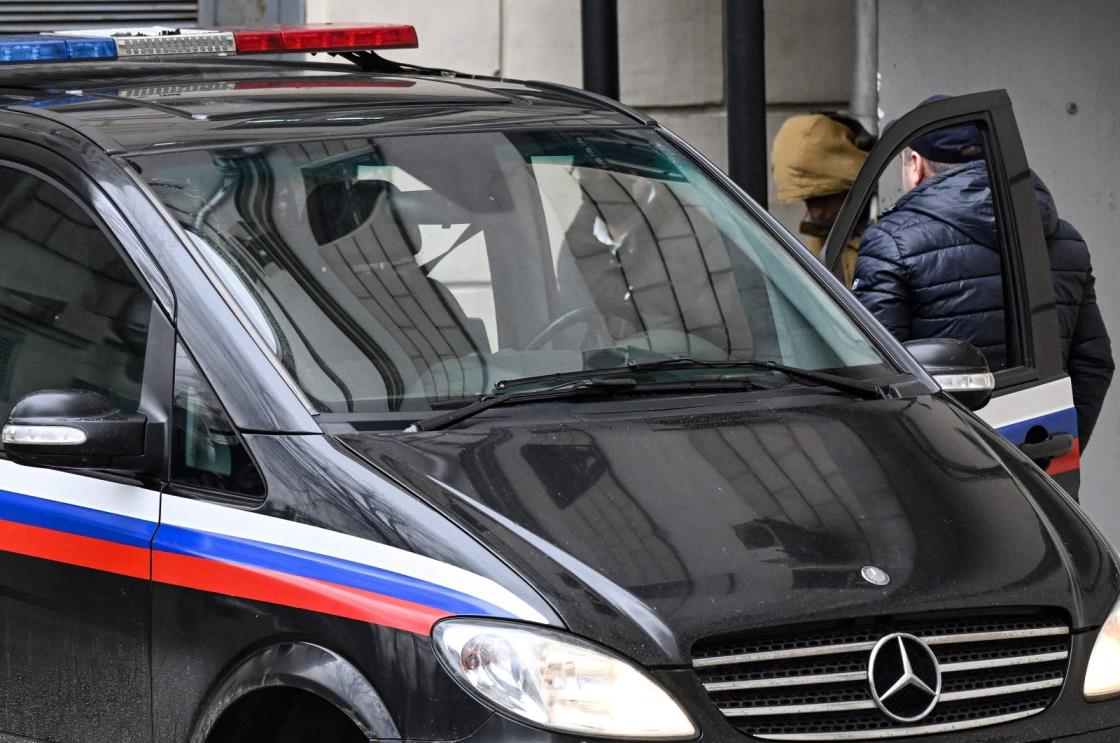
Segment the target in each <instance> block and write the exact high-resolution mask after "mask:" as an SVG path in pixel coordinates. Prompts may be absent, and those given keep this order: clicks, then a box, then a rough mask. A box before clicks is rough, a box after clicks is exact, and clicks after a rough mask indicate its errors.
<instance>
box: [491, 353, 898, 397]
mask: <svg viewBox="0 0 1120 743" xmlns="http://www.w3.org/2000/svg"><path fill="white" fill-rule="evenodd" d="M673 369H761V370H764V371H776V372H780V373H782V374H785V375H786V376H787V377H789V378H791V379H800V380H802V381H806V382H811V383H814V384H819V385H823V386H825V387H830V388H832V389H834V390H839V391H840V392H846V393H848V394H850V395H855V396H856V397H861V398H864V399H868V400H878V399H882V398H884V397H887V393H886V391H885V390H884V389H883V388H882V387H880V386H879V385H877V384H875V383H874V382H868V381H864V380H862V379H850V378H848V377H841V376H839V375H837V374H829V373H828V372H821V371H816V370H813V369H802V368H800V367H796V366H786V365H785V364H779V363H778V362H776V361H749V360H728V361H701V360H700V359H694V358H691V357H688V356H673V357H672V358H667V359H658V360H656V361H631V362H628V363H627V364H626V366H619V367H612V368H607V369H593V370H592V369H584V370H581V371H570V372H557V373H555V374H542V375H540V376H536V377H521V378H519V379H504V380H502V381H500V382H498V383H496V384H495V385H494V389H495V390H508V389H512V388H515V387H530V386H532V385H536V384H547V383H549V382H573V381H578V380H581V379H589V378H596V379H603V380H607V379H612V378H616V377H618V376H620V375H627V374H635V373H642V372H653V371H662V370H673ZM624 378H625V376H624Z"/></svg>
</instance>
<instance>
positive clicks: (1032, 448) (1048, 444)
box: [1019, 433, 1073, 462]
mask: <svg viewBox="0 0 1120 743" xmlns="http://www.w3.org/2000/svg"><path fill="white" fill-rule="evenodd" d="M1019 449H1020V450H1021V451H1022V452H1023V453H1024V454H1026V455H1027V456H1028V457H1030V458H1031V459H1033V460H1035V461H1036V462H1037V461H1039V460H1042V459H1053V458H1054V457H1060V456H1063V455H1065V454H1069V453H1070V452H1071V451H1073V436H1071V435H1070V434H1068V433H1055V434H1053V435H1051V436H1048V437H1047V438H1045V439H1043V440H1042V441H1039V442H1037V443H1033V444H1027V443H1023V444H1019Z"/></svg>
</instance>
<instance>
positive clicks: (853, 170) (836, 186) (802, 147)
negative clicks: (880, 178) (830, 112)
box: [770, 114, 867, 204]
mask: <svg viewBox="0 0 1120 743" xmlns="http://www.w3.org/2000/svg"><path fill="white" fill-rule="evenodd" d="M866 159H867V153H866V152H864V151H863V150H861V149H859V148H858V147H856V145H855V135H853V134H852V132H851V130H850V129H848V127H846V126H844V125H843V124H841V123H839V122H836V121H833V120H832V119H830V118H828V117H827V116H823V115H821V114H808V115H804V116H794V117H792V118H790V119H787V120H786V122H785V123H784V124H782V128H781V129H779V130H778V135H777V136H776V137H775V138H774V151H773V153H771V156H770V163H771V165H772V166H773V168H774V182H775V184H776V185H777V187H778V201H780V202H781V203H783V204H789V203H791V202H794V201H802V200H804V199H807V198H810V197H812V196H827V195H828V194H834V193H840V192H841V191H847V190H848V189H850V188H851V187H852V182H853V181H854V180H855V179H856V174H857V173H859V169H860V168H861V167H862V166H863V162H864V160H866Z"/></svg>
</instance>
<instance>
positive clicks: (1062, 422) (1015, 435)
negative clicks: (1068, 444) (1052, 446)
mask: <svg viewBox="0 0 1120 743" xmlns="http://www.w3.org/2000/svg"><path fill="white" fill-rule="evenodd" d="M1035 426H1042V427H1043V428H1045V429H1046V430H1047V431H1049V432H1050V433H1052V434H1054V433H1068V434H1072V435H1073V436H1074V437H1075V438H1076V437H1077V411H1076V410H1075V409H1074V408H1066V409H1065V410H1059V411H1058V412H1056V413H1047V414H1046V415H1040V416H1039V417H1037V418H1028V419H1027V420H1025V421H1019V422H1018V423H1012V424H1010V425H1007V426H1000V427H999V428H997V429H996V430H997V431H999V432H1000V433H1001V434H1003V437H1004V438H1006V439H1007V440H1008V441H1010V442H1011V443H1012V444H1015V445H1016V446H1018V445H1019V444H1022V443H1023V442H1025V441H1026V440H1027V431H1029V430H1031V429H1032V428H1034V427H1035Z"/></svg>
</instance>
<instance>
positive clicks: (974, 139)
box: [883, 95, 984, 163]
mask: <svg viewBox="0 0 1120 743" xmlns="http://www.w3.org/2000/svg"><path fill="white" fill-rule="evenodd" d="M948 97H949V96H947V95H931V96H930V97H929V98H926V99H925V100H924V101H922V102H921V103H919V104H918V105H919V106H924V105H926V104H927V103H933V102H934V101H943V100H945V99H946V98H948ZM893 123H894V122H893V121H892V122H890V124H887V126H886V127H884V128H883V131H884V132H885V131H886V130H887V128H888V127H890V125H891V124H893ZM910 148H911V149H913V150H914V151H915V152H917V153H918V154H919V155H921V156H922V157H924V158H925V159H927V160H933V161H934V162H939V163H966V162H969V161H970V160H976V159H978V158H980V157H981V156H983V154H984V138H983V136H982V135H981V134H980V129H978V128H977V127H976V126H974V125H973V124H964V125H962V126H951V127H948V128H947V129H938V130H937V131H934V132H930V133H929V134H926V135H924V136H921V137H918V138H917V139H915V140H914V141H913V142H911V143H910Z"/></svg>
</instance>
